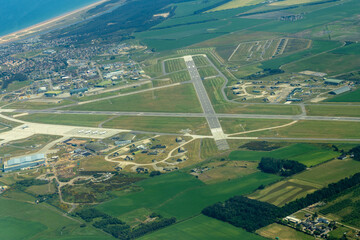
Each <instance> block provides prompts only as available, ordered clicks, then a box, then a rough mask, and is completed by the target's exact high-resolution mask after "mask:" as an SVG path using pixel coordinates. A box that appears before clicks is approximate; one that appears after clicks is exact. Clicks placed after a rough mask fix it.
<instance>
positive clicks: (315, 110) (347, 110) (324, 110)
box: [306, 105, 360, 117]
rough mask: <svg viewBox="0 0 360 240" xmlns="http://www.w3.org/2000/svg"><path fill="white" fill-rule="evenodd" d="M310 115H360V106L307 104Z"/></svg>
mask: <svg viewBox="0 0 360 240" xmlns="http://www.w3.org/2000/svg"><path fill="white" fill-rule="evenodd" d="M306 112H307V114H308V115H310V116H334V117H360V106H332V105H307V106H306Z"/></svg>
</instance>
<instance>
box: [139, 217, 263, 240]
mask: <svg viewBox="0 0 360 240" xmlns="http://www.w3.org/2000/svg"><path fill="white" fill-rule="evenodd" d="M139 239H140V240H150V239H158V240H167V239H178V240H196V239H207V240H219V239H221V240H233V239H244V240H246V239H252V240H261V239H264V238H262V237H260V236H257V235H256V234H253V233H249V232H246V231H245V230H243V229H241V228H237V227H234V226H232V225H230V224H228V223H225V222H222V221H219V220H216V219H214V218H209V217H207V216H204V215H199V216H196V217H194V218H190V219H188V220H185V221H183V222H180V223H177V224H175V225H173V226H170V227H167V228H165V229H162V230H159V231H157V232H154V233H151V234H149V235H146V236H144V237H141V238H139Z"/></svg>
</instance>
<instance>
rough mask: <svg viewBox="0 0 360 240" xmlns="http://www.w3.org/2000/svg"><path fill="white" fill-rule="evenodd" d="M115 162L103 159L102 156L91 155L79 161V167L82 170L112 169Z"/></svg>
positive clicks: (115, 164)
mask: <svg viewBox="0 0 360 240" xmlns="http://www.w3.org/2000/svg"><path fill="white" fill-rule="evenodd" d="M117 165H118V164H117V163H113V162H108V161H105V159H104V157H103V156H92V157H87V158H84V159H83V160H82V161H80V167H81V168H83V169H84V171H114V169H115V167H116V166H117Z"/></svg>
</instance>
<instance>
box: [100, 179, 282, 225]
mask: <svg viewBox="0 0 360 240" xmlns="http://www.w3.org/2000/svg"><path fill="white" fill-rule="evenodd" d="M277 179H279V178H278V177H277V176H274V175H269V174H263V173H260V172H257V173H254V174H251V175H248V176H245V177H242V178H238V179H234V180H230V181H225V182H220V183H216V184H211V185H206V184H204V183H203V182H201V181H200V180H198V179H196V178H195V177H194V176H191V175H188V174H186V173H182V172H174V173H170V174H166V175H162V176H158V177H155V178H153V179H149V180H147V181H142V182H139V183H138V185H139V186H140V187H141V188H142V189H143V191H141V192H136V193H131V194H127V195H124V196H120V197H118V198H117V199H114V200H111V201H109V202H106V203H103V204H101V205H99V206H98V207H97V208H99V209H100V210H102V211H105V212H107V213H109V214H111V215H114V216H120V218H121V215H123V214H125V213H128V212H130V211H134V210H136V209H138V208H148V209H150V210H151V211H155V212H158V213H160V214H162V215H163V216H166V217H169V216H174V217H176V218H177V219H178V220H183V219H186V218H189V217H192V216H195V215H197V214H199V213H200V212H201V210H202V209H203V208H204V207H206V206H208V205H211V204H213V203H215V202H218V201H223V200H225V199H227V198H229V197H232V196H234V195H241V194H245V193H250V192H251V191H253V190H254V189H256V188H257V187H258V186H259V185H260V184H269V183H271V182H274V181H275V180H277ZM144 199H146V201H144ZM180 206H181V207H180Z"/></svg>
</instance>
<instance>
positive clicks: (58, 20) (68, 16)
mask: <svg viewBox="0 0 360 240" xmlns="http://www.w3.org/2000/svg"><path fill="white" fill-rule="evenodd" d="M107 1H109V0H100V1H98V2H96V3H93V4H90V5H87V6H85V7H82V8H79V9H77V10H74V11H71V12H68V13H65V14H63V15H61V16H58V17H55V18H52V19H50V20H47V21H44V22H41V23H38V24H36V25H33V26H30V27H28V28H25V29H22V30H19V31H17V32H13V33H10V34H7V35H5V36H2V37H0V44H3V43H7V42H12V41H15V40H18V39H21V38H25V37H27V36H29V35H32V34H34V33H38V32H41V31H46V30H50V29H51V28H53V27H54V26H57V25H60V24H65V23H70V22H71V21H72V20H76V17H78V16H79V15H80V14H81V13H83V12H85V11H88V10H90V9H91V8H94V7H96V6H97V5H99V4H102V3H104V2H107Z"/></svg>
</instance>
